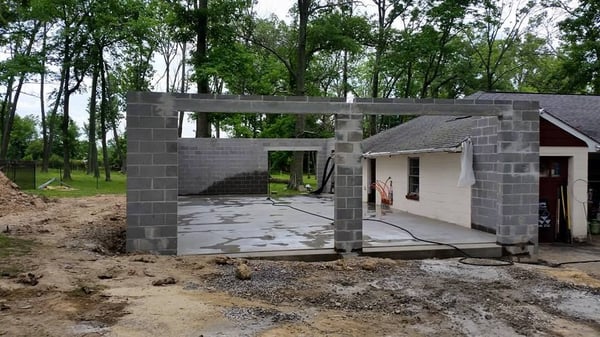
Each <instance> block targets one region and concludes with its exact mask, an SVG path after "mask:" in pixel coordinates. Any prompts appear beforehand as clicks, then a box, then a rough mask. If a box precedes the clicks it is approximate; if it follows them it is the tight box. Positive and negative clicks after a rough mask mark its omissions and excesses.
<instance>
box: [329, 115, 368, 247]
mask: <svg viewBox="0 0 600 337" xmlns="http://www.w3.org/2000/svg"><path fill="white" fill-rule="evenodd" d="M335 130H336V131H335V139H336V144H335V164H336V168H335V198H334V207H335V211H334V222H335V233H334V241H335V249H336V250H338V251H343V252H351V251H360V250H362V245H363V235H362V234H363V223H362V214H363V213H362V211H363V210H362V208H363V205H362V164H361V158H362V148H361V141H362V114H360V113H353V112H352V111H348V113H340V114H338V115H337V116H336V123H335Z"/></svg>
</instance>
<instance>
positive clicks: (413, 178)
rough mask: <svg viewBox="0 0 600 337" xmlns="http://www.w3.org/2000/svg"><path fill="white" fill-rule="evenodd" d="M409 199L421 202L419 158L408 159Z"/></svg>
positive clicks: (407, 196)
mask: <svg viewBox="0 0 600 337" xmlns="http://www.w3.org/2000/svg"><path fill="white" fill-rule="evenodd" d="M406 198H407V199H412V200H419V158H408V194H406Z"/></svg>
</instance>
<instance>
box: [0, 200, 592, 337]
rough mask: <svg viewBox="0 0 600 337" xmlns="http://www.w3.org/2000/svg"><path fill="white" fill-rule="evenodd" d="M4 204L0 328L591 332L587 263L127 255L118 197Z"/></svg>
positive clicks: (69, 332)
mask: <svg viewBox="0 0 600 337" xmlns="http://www.w3.org/2000/svg"><path fill="white" fill-rule="evenodd" d="M6 202H7V201H6V200H2V203H6ZM9 202H10V201H9ZM7 205H8V204H4V205H3V207H0V208H1V209H2V210H3V212H2V213H1V215H0V230H3V231H4V232H5V233H4V234H3V235H4V236H7V237H9V238H11V239H19V240H22V239H24V240H28V241H29V240H30V241H33V244H30V245H28V246H27V247H25V248H24V249H22V250H20V251H19V250H16V251H13V252H12V253H11V254H10V255H9V256H3V255H2V254H0V336H186V337H187V336H190V337H191V336H194V337H198V336H205V337H208V336H263V337H266V336H345V337H346V336H599V335H600V266H599V265H598V264H595V265H594V264H588V265H586V266H585V267H584V268H580V267H583V265H569V266H568V267H567V266H565V267H561V268H551V267H547V266H539V265H525V264H516V265H514V266H509V267H477V266H469V265H464V264H461V263H459V262H458V260H456V259H449V260H414V261H394V260H388V259H374V258H368V257H354V258H347V259H341V260H338V261H332V262H313V263H307V262H283V261H265V260H241V259H228V258H225V257H218V258H215V257H201V256H184V257H175V256H153V255H143V254H125V253H124V237H125V198H124V197H122V196H97V197H88V198H79V199H60V200H57V201H52V202H43V205H41V206H40V205H37V206H36V204H35V202H34V203H30V204H29V205H28V207H8V206H7ZM7 226H8V230H7ZM28 241H16V242H21V243H22V242H28ZM597 241H600V239H597ZM584 248H585V247H584ZM0 249H1V248H0ZM577 249H579V248H577ZM584 250H585V249H584ZM566 251H567V252H566V253H565V252H562V253H556V251H554V250H553V248H552V247H542V253H543V254H549V255H548V256H550V257H552V254H553V253H554V254H557V255H556V256H560V257H561V258H565V254H567V255H568V254H569V250H568V249H566ZM578 253H579V252H577V251H576V252H575V253H574V254H575V255H573V256H570V258H573V259H575V258H577V257H578V256H579V255H577V254H578ZM586 254H587V251H586ZM591 256H594V254H591ZM596 258H598V257H597V255H596ZM239 264H246V265H247V266H248V267H249V269H250V271H251V273H252V275H251V278H250V279H249V280H240V279H238V278H236V276H235V275H236V269H237V266H238V265H239ZM153 284H154V285H153Z"/></svg>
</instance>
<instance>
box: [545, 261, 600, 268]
mask: <svg viewBox="0 0 600 337" xmlns="http://www.w3.org/2000/svg"><path fill="white" fill-rule="evenodd" d="M597 262H600V260H581V261H567V262H559V263H553V264H552V267H560V266H564V265H565V264H580V263H597Z"/></svg>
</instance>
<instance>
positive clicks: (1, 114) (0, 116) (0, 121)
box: [0, 76, 15, 159]
mask: <svg viewBox="0 0 600 337" xmlns="http://www.w3.org/2000/svg"><path fill="white" fill-rule="evenodd" d="M14 82H15V79H14V77H13V76H11V77H10V78H9V79H8V84H7V86H6V94H4V100H2V108H1V110H0V148H2V147H4V129H5V127H6V124H7V123H8V110H9V109H10V102H11V99H12V89H13V83H14ZM0 159H4V158H2V157H0Z"/></svg>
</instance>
